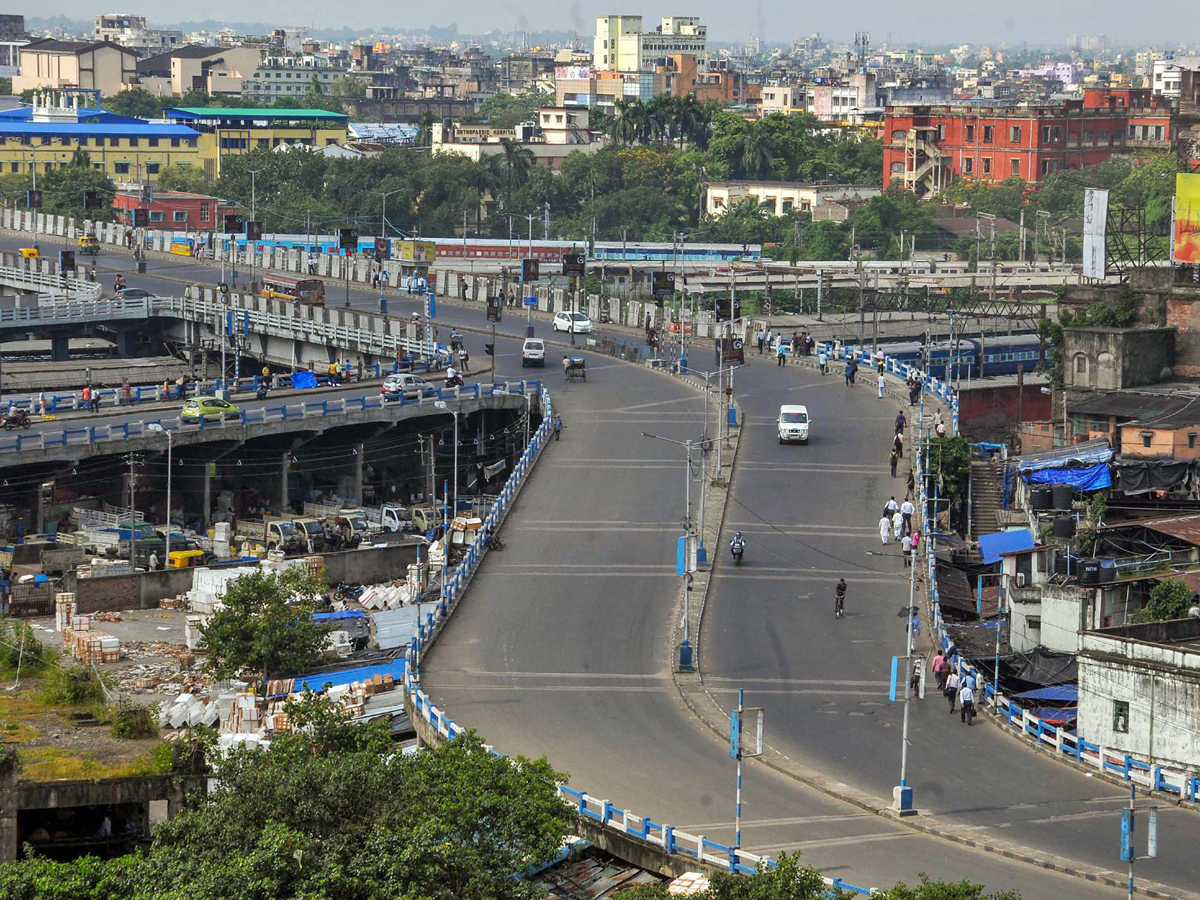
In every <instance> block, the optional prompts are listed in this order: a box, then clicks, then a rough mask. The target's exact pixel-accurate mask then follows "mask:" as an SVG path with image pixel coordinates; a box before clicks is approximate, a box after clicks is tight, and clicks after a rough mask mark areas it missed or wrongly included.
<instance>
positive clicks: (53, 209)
mask: <svg viewBox="0 0 1200 900" xmlns="http://www.w3.org/2000/svg"><path fill="white" fill-rule="evenodd" d="M38 187H39V188H40V189H41V190H42V191H43V192H44V204H43V207H42V208H43V210H44V211H45V212H47V213H53V214H55V215H59V216H69V217H71V218H74V219H92V220H95V221H99V222H112V221H115V220H116V211H115V210H113V208H112V197H113V186H112V182H111V181H109V180H108V178H107V177H106V176H105V175H104V173H102V172H100V171H98V170H97V169H93V168H92V162H91V157H90V156H89V155H88V152H87V151H86V150H84V149H83V148H82V147H76V148H75V152H74V153H73V154H72V156H71V161H70V162H69V163H68V164H67V165H65V166H59V167H58V168H57V169H53V170H51V171H49V172H47V173H46V174H45V175H44V176H42V177H41V178H39V179H38ZM87 191H97V192H98V193H99V194H100V202H101V203H102V204H103V206H102V208H100V209H85V208H84V194H85V193H86V192H87Z"/></svg>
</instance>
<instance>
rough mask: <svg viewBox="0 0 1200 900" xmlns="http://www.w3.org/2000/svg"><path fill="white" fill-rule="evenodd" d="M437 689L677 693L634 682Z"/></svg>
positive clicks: (472, 685) (439, 684) (445, 688)
mask: <svg viewBox="0 0 1200 900" xmlns="http://www.w3.org/2000/svg"><path fill="white" fill-rule="evenodd" d="M432 689H433V690H435V691H438V692H441V691H454V690H459V691H520V692H522V693H524V692H525V691H540V692H542V693H577V694H588V693H591V694H595V693H601V692H603V693H605V694H670V695H672V696H677V695H676V694H675V687H674V685H665V684H664V685H662V686H661V687H660V686H657V685H634V684H617V685H612V684H480V683H478V682H472V683H469V684H443V683H442V682H441V681H438V682H437V683H436V687H434V688H432Z"/></svg>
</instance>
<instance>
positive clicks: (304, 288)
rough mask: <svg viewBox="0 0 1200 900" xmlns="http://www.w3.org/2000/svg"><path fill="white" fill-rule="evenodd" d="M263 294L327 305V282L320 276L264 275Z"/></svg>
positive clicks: (274, 298)
mask: <svg viewBox="0 0 1200 900" xmlns="http://www.w3.org/2000/svg"><path fill="white" fill-rule="evenodd" d="M262 295H263V296H264V297H270V298H271V299H273V300H286V301H289V302H291V301H294V300H295V299H296V298H297V297H299V298H300V302H301V303H306V304H309V305H311V306H324V305H325V282H323V281H321V280H320V279H318V278H288V277H287V276H285V275H264V276H263V280H262Z"/></svg>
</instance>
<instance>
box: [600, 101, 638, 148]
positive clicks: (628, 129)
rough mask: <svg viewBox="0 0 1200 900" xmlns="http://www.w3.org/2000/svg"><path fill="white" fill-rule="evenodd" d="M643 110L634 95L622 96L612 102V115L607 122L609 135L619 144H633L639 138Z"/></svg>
mask: <svg viewBox="0 0 1200 900" xmlns="http://www.w3.org/2000/svg"><path fill="white" fill-rule="evenodd" d="M644 112H645V110H644V109H643V108H642V101H641V100H638V99H637V98H636V97H635V98H633V99H632V100H626V99H625V98H624V97H622V98H621V99H620V100H618V101H617V102H616V103H615V104H613V117H612V119H611V120H610V123H609V137H611V138H612V139H613V140H614V141H616V142H617V143H619V144H633V143H636V142H638V141H639V140H640V139H641V134H642V132H641V121H642V119H643V117H644Z"/></svg>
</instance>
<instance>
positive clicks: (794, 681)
mask: <svg viewBox="0 0 1200 900" xmlns="http://www.w3.org/2000/svg"><path fill="white" fill-rule="evenodd" d="M704 681H705V683H712V682H717V681H728V682H731V683H733V684H747V685H748V684H819V685H825V686H829V685H842V686H845V687H851V686H853V687H888V685H890V684H891V682H889V681H830V680H829V679H827V678H734V677H732V676H725V675H718V676H711V675H706V676H705V677H704Z"/></svg>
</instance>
